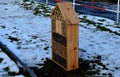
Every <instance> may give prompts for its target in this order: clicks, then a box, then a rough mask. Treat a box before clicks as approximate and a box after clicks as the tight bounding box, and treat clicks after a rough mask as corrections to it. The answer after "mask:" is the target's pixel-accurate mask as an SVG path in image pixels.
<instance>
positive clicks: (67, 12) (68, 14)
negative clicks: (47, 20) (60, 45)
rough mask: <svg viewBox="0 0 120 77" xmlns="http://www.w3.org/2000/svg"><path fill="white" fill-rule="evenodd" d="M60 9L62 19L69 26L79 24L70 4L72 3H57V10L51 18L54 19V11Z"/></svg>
mask: <svg viewBox="0 0 120 77" xmlns="http://www.w3.org/2000/svg"><path fill="white" fill-rule="evenodd" d="M58 8H59V9H60V12H61V14H62V17H63V18H64V20H65V21H66V22H67V23H68V24H78V23H79V19H78V17H77V15H76V13H75V11H74V9H73V7H72V5H71V4H70V2H60V3H57V5H56V6H55V9H54V10H53V11H52V13H51V15H50V17H52V15H53V13H54V11H55V10H56V9H58Z"/></svg>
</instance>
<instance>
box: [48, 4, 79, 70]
mask: <svg viewBox="0 0 120 77" xmlns="http://www.w3.org/2000/svg"><path fill="white" fill-rule="evenodd" d="M50 17H51V27H52V60H53V61H54V62H55V63H56V64H58V65H59V66H61V67H62V68H64V69H65V70H66V71H71V70H75V69H77V68H78V34H79V32H78V31H79V30H78V29H79V28H78V24H79V19H78V17H77V15H76V13H75V11H74V9H73V8H72V5H71V4H70V3H69V2H61V3H57V5H56V6H55V9H54V10H53V11H52V13H51V16H50Z"/></svg>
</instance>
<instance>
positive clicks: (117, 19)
mask: <svg viewBox="0 0 120 77" xmlns="http://www.w3.org/2000/svg"><path fill="white" fill-rule="evenodd" d="M46 4H48V0H46ZM72 4H73V9H75V6H80V5H82V4H78V3H76V0H73V1H72ZM119 7H120V0H118V2H117V7H116V8H117V10H111V9H106V8H99V7H95V6H94V0H92V6H91V7H90V8H98V9H99V10H100V9H104V10H105V11H109V12H115V13H117V17H116V22H117V23H119V16H120V8H119Z"/></svg>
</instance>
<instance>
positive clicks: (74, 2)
mask: <svg viewBox="0 0 120 77" xmlns="http://www.w3.org/2000/svg"><path fill="white" fill-rule="evenodd" d="M73 9H75V0H73Z"/></svg>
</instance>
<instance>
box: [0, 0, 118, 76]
mask: <svg viewBox="0 0 120 77" xmlns="http://www.w3.org/2000/svg"><path fill="white" fill-rule="evenodd" d="M15 1H17V3H16V2H15ZM29 3H31V2H26V3H25V4H23V2H21V0H7V1H5V0H0V8H1V9H0V41H2V42H4V43H5V44H6V45H7V46H8V47H9V48H10V50H12V51H13V52H14V53H15V54H16V55H17V56H18V57H19V58H20V59H21V60H22V61H23V62H25V63H26V64H27V65H28V66H30V67H38V68H41V67H42V66H38V64H44V61H45V60H46V58H49V59H51V21H50V18H49V17H47V16H48V15H45V14H47V13H48V14H50V12H40V11H41V10H44V7H46V5H43V4H39V3H32V4H30V5H29V6H30V8H28V7H29V6H27V9H26V6H25V5H26V4H29ZM36 6H37V7H36ZM24 7H25V8H24ZM35 7H36V10H37V12H36V13H35V12H34V10H35ZM42 7H43V8H42ZM47 7H49V6H47ZM41 8H42V9H41ZM49 8H51V7H49ZM45 9H46V8H45ZM49 11H50V10H49ZM34 13H35V14H34ZM44 15H45V16H44ZM78 17H79V18H80V23H79V49H81V50H82V51H79V58H80V59H84V60H94V59H95V58H96V57H97V58H99V59H100V60H101V62H102V64H104V65H105V67H106V69H104V67H103V66H100V65H98V64H96V66H95V68H96V69H98V70H99V71H100V74H112V75H113V76H114V77H120V74H119V72H120V60H119V58H120V56H119V54H120V51H119V50H120V47H119V43H120V36H119V34H120V28H118V27H117V25H116V24H115V22H114V21H112V20H109V19H106V18H102V17H95V16H90V15H81V14H80V15H79V16H78ZM1 55H2V56H1ZM3 56H5V54H4V53H3V52H0V62H1V63H0V68H1V69H0V75H4V73H5V74H7V73H8V72H7V71H3V70H4V67H6V65H5V64H4V63H2V62H3V61H5V60H6V58H5V57H3ZM7 61H8V62H7V66H9V70H11V71H14V72H18V70H19V69H17V67H16V65H15V67H11V66H10V65H11V64H12V65H13V66H14V62H13V61H11V60H9V59H7ZM12 62H13V63H12ZM90 65H92V64H90ZM14 68H16V71H15V70H13V69H14ZM1 70H2V71H1ZM7 70H8V68H7ZM20 77H21V76H20Z"/></svg>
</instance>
